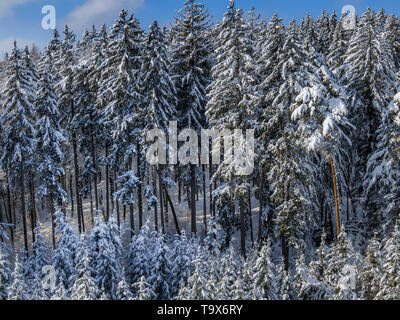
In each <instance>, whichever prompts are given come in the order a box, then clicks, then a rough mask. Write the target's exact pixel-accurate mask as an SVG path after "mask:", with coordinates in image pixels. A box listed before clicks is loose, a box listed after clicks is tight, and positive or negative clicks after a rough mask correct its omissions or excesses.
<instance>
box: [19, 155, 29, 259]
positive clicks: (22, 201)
mask: <svg viewBox="0 0 400 320" xmlns="http://www.w3.org/2000/svg"><path fill="white" fill-rule="evenodd" d="M24 170H25V168H24V162H23V161H22V163H21V173H20V189H21V190H20V191H21V195H20V196H21V199H20V200H21V214H22V226H23V229H24V245H25V251H26V254H28V231H27V227H26V209H25V172H24Z"/></svg>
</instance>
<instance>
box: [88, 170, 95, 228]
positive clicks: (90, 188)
mask: <svg viewBox="0 0 400 320" xmlns="http://www.w3.org/2000/svg"><path fill="white" fill-rule="evenodd" d="M89 179H90V178H89ZM89 201H90V222H91V224H92V227H94V212H93V211H94V208H93V190H92V181H91V180H89Z"/></svg>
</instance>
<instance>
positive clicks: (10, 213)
mask: <svg viewBox="0 0 400 320" xmlns="http://www.w3.org/2000/svg"><path fill="white" fill-rule="evenodd" d="M6 181H7V212H8V216H9V221H10V224H11V226H10V240H11V246H12V247H13V248H14V226H13V225H14V224H16V221H13V210H12V206H11V192H10V183H9V180H8V171H7V172H6Z"/></svg>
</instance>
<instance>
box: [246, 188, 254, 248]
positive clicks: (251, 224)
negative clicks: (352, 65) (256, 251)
mask: <svg viewBox="0 0 400 320" xmlns="http://www.w3.org/2000/svg"><path fill="white" fill-rule="evenodd" d="M248 201H249V203H248V208H247V209H248V213H249V218H250V240H251V244H252V245H253V244H254V234H253V215H252V212H251V187H250V185H249V194H248Z"/></svg>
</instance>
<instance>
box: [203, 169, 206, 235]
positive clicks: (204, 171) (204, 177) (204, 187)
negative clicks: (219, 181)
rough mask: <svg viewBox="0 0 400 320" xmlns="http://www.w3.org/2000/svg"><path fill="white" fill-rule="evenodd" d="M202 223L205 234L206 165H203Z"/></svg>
mask: <svg viewBox="0 0 400 320" xmlns="http://www.w3.org/2000/svg"><path fill="white" fill-rule="evenodd" d="M203 223H204V233H205V234H207V192H206V166H205V165H203Z"/></svg>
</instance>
